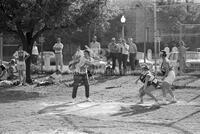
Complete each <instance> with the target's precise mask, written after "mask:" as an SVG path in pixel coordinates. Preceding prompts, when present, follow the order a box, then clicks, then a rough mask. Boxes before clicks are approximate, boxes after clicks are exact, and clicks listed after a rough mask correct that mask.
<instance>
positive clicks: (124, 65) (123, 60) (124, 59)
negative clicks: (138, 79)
mask: <svg viewBox="0 0 200 134" xmlns="http://www.w3.org/2000/svg"><path fill="white" fill-rule="evenodd" d="M127 59H128V55H127V54H122V63H123V69H124V70H126V66H127Z"/></svg>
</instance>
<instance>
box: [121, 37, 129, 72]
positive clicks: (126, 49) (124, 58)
mask: <svg viewBox="0 0 200 134" xmlns="http://www.w3.org/2000/svg"><path fill="white" fill-rule="evenodd" d="M121 50H122V51H121V52H122V63H123V72H122V73H123V74H124V75H125V74H126V71H127V60H128V54H129V45H127V44H126V40H125V39H123V40H122V45H121Z"/></svg>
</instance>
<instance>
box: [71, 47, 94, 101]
mask: <svg viewBox="0 0 200 134" xmlns="http://www.w3.org/2000/svg"><path fill="white" fill-rule="evenodd" d="M90 65H92V61H91V58H90V52H89V51H88V50H85V51H84V56H81V57H80V60H79V63H78V64H77V65H76V69H75V71H74V83H73V92H72V99H73V102H75V101H76V100H75V98H76V94H77V90H78V86H79V85H80V84H83V85H84V86H85V97H86V99H87V100H88V101H91V100H90V98H89V81H88V74H87V68H88V66H90Z"/></svg>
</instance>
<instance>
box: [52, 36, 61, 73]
mask: <svg viewBox="0 0 200 134" xmlns="http://www.w3.org/2000/svg"><path fill="white" fill-rule="evenodd" d="M53 49H54V51H55V59H56V71H58V70H59V69H58V66H59V64H60V69H61V72H62V70H63V54H62V50H63V44H62V43H61V38H57V43H56V44H55V45H54V46H53Z"/></svg>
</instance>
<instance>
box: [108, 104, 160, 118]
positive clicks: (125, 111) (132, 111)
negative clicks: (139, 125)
mask: <svg viewBox="0 0 200 134" xmlns="http://www.w3.org/2000/svg"><path fill="white" fill-rule="evenodd" d="M159 108H160V107H159V106H142V105H131V106H129V107H121V109H120V111H119V112H118V113H116V114H112V115H111V116H122V117H127V116H133V115H136V114H143V113H147V112H151V111H155V110H157V109H159Z"/></svg>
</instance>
